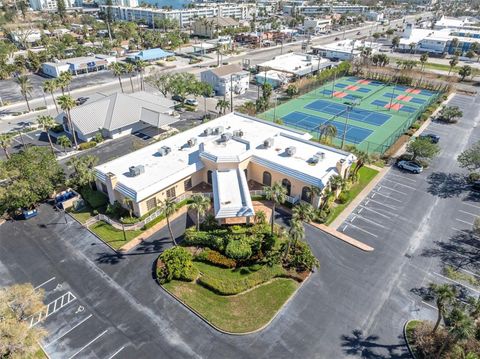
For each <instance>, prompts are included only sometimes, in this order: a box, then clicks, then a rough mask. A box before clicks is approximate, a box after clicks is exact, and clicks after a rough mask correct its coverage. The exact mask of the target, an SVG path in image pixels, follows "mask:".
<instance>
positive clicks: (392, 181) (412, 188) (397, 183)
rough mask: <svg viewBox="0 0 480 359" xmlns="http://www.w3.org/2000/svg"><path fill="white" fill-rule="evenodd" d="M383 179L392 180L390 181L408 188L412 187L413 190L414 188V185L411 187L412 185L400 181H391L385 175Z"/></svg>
mask: <svg viewBox="0 0 480 359" xmlns="http://www.w3.org/2000/svg"><path fill="white" fill-rule="evenodd" d="M383 180H384V181H389V182H392V183H396V184H398V185H400V186H404V187H406V188H409V189H413V190H415V189H416V188H415V187H412V186H409V185H406V184H403V183H401V182H397V181H392V180H391V179H388V178H386V177H384V178H383Z"/></svg>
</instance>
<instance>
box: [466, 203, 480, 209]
mask: <svg viewBox="0 0 480 359" xmlns="http://www.w3.org/2000/svg"><path fill="white" fill-rule="evenodd" d="M463 204H464V205H465V206H470V207H473V208H478V209H480V206H476V205H474V204H471V203H463Z"/></svg>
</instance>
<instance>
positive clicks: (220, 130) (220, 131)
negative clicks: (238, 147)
mask: <svg viewBox="0 0 480 359" xmlns="http://www.w3.org/2000/svg"><path fill="white" fill-rule="evenodd" d="M223 131H224V128H223V126H218V127H215V131H214V132H215V134H216V135H221V134H222V133H223Z"/></svg>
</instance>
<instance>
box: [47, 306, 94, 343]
mask: <svg viewBox="0 0 480 359" xmlns="http://www.w3.org/2000/svg"><path fill="white" fill-rule="evenodd" d="M91 317H92V314H90V315H89V316H88V317H86V318H84V319H83V320H82V321H81V322H80V323H77V324H76V325H75V326H73V327H72V328H70V329H69V330H67V331H66V332H65V333H63V334H62V335H60V336H59V337H58V338H55V339H54V340H52V341H51V342H49V343H48V344H46V345H45V348H46V347H48V346H50V345H52V344H53V343H55V342H57V341H59V340H60V339H62V338H63V337H64V336H65V335H67V334H68V333H70V332H71V331H72V330H74V329H75V328H77V327H78V326H80V325H81V324H83V323H85V322H86V321H87V320H88V319H90V318H91Z"/></svg>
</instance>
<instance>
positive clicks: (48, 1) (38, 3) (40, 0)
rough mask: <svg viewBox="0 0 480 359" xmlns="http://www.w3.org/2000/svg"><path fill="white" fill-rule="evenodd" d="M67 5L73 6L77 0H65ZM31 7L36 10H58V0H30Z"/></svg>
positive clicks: (67, 6)
mask: <svg viewBox="0 0 480 359" xmlns="http://www.w3.org/2000/svg"><path fill="white" fill-rule="evenodd" d="M64 1H65V7H66V8H67V9H68V8H73V7H74V4H75V0H64ZM30 7H31V8H32V10H36V11H56V10H57V0H30Z"/></svg>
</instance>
